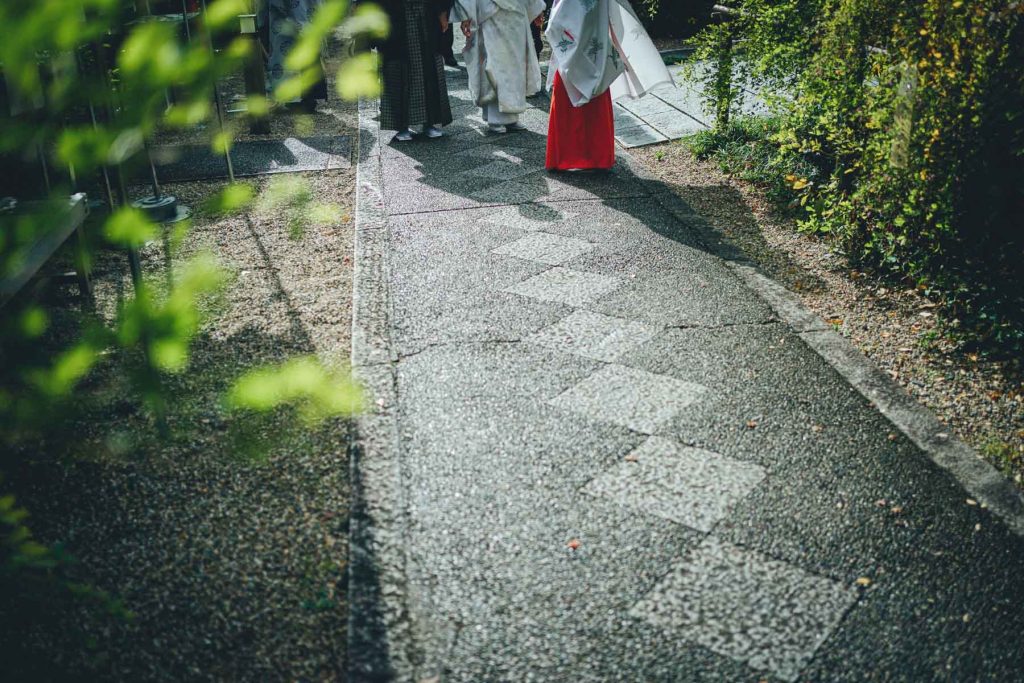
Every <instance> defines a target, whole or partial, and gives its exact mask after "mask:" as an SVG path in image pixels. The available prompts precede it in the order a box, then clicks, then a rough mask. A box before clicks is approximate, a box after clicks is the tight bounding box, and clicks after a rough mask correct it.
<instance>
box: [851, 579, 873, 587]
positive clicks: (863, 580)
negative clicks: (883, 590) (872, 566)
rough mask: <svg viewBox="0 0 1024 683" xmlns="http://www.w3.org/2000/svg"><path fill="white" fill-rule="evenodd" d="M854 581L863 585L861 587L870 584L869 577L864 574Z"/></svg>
mask: <svg viewBox="0 0 1024 683" xmlns="http://www.w3.org/2000/svg"><path fill="white" fill-rule="evenodd" d="M854 583H856V584H857V585H858V586H863V587H865V588H867V587H868V586H870V585H871V579H869V578H868V577H866V576H862V577H860V578H859V579H857V580H856V581H854Z"/></svg>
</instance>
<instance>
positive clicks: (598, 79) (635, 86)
mask: <svg viewBox="0 0 1024 683" xmlns="http://www.w3.org/2000/svg"><path fill="white" fill-rule="evenodd" d="M545 34H546V35H547V37H548V41H549V42H550V43H551V64H550V68H549V69H548V88H549V89H550V88H551V87H552V85H553V84H554V76H555V71H556V70H557V71H558V73H560V74H561V76H562V84H563V85H564V86H565V91H566V94H568V95H569V101H570V102H572V104H573V106H574V107H579V106H582V105H584V104H586V103H587V102H589V101H591V100H592V99H594V98H595V97H598V96H599V95H601V94H603V93H604V91H606V90H609V89H610V90H611V94H612V99H615V100H618V99H622V98H624V97H629V98H634V99H635V98H638V97H642V96H643V95H644V94H645V93H646V92H647V91H649V90H651V89H652V88H654V87H655V86H658V85H660V84H662V83H674V81H673V80H672V74H671V73H669V70H668V67H666V66H665V63H664V62H663V61H662V59H661V54H659V52H658V49H657V48H656V47H654V43H653V42H651V38H650V36H648V35H647V31H645V30H644V27H643V24H641V23H640V19H639V18H638V17H637V16H636V12H634V11H633V7H632V6H631V5H630V4H629V2H628V0H555V6H554V8H553V9H552V10H551V17H550V18H549V20H548V28H547V31H546V32H545Z"/></svg>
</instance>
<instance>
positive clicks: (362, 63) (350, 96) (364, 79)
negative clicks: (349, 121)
mask: <svg viewBox="0 0 1024 683" xmlns="http://www.w3.org/2000/svg"><path fill="white" fill-rule="evenodd" d="M379 67H380V59H379V57H378V56H377V54H376V53H373V52H364V53H362V54H358V55H356V56H354V57H351V58H349V59H347V60H345V62H344V63H342V65H341V68H340V69H339V70H338V80H337V82H336V85H335V87H336V88H337V91H338V95H340V96H341V98H342V99H345V100H357V99H359V98H360V97H378V96H379V95H380V77H379V75H378V73H379Z"/></svg>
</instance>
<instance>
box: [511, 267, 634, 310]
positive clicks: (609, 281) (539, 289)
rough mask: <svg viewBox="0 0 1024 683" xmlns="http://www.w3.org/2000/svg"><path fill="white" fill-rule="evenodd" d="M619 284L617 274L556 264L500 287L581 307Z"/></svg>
mask: <svg viewBox="0 0 1024 683" xmlns="http://www.w3.org/2000/svg"><path fill="white" fill-rule="evenodd" d="M621 284H622V280H620V279H619V278H617V277H612V276H609V275H598V274H596V273H582V272H580V271H578V270H571V269H569V268H562V267H559V266H556V267H554V268H552V269H550V270H545V271H544V272H543V273H540V274H538V275H535V276H533V277H531V278H530V279H528V280H524V281H522V282H520V283H519V284H516V285H513V286H512V287H508V288H507V289H504V290H502V291H505V292H509V293H511V294H519V295H520V296H526V297H530V298H532V299H539V300H541V301H553V302H555V303H562V304H569V305H570V306H576V307H582V306H585V305H586V304H587V303H589V302H590V301H593V300H594V299H596V298H597V297H599V296H601V295H603V294H607V293H608V292H610V291H612V290H614V289H615V288H617V287H618V286H619V285H621Z"/></svg>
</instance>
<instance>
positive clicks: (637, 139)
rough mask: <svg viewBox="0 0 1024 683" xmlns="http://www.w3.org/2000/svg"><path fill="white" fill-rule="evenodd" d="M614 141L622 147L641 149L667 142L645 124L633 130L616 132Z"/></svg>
mask: <svg viewBox="0 0 1024 683" xmlns="http://www.w3.org/2000/svg"><path fill="white" fill-rule="evenodd" d="M615 139H616V140H618V141H619V142H620V143H621V144H622V146H623V147H643V146H644V145H653V144H655V143H656V142H665V140H668V138H666V137H665V136H664V135H662V134H661V133H659V132H658V131H656V130H654V129H653V128H651V127H650V126H648V125H647V124H644V125H642V126H636V127H634V128H624V129H622V130H617V131H615Z"/></svg>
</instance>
